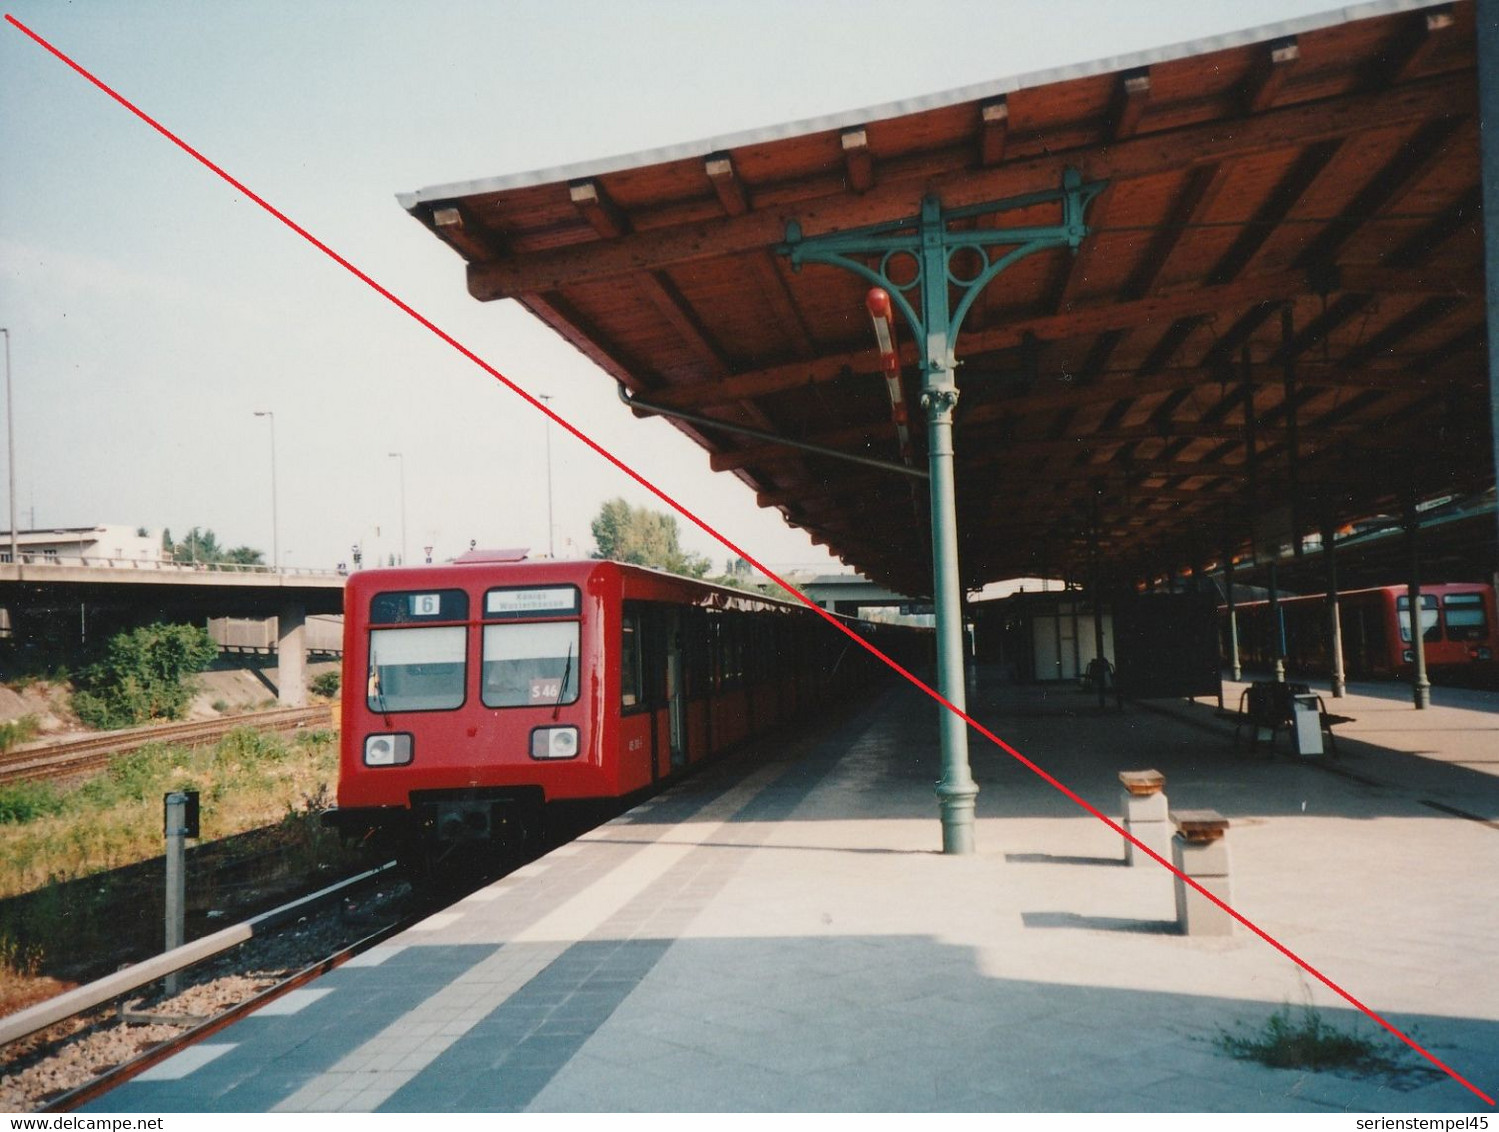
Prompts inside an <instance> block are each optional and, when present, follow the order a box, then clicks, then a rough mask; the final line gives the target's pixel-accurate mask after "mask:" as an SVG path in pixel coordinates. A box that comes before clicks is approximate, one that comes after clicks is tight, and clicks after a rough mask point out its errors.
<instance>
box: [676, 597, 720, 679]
mask: <svg viewBox="0 0 1499 1132" xmlns="http://www.w3.org/2000/svg"><path fill="white" fill-rule="evenodd" d="M682 652H683V657H684V659H685V660H686V671H685V672H684V673H683V676H684V677H685V684H686V693H687V698H688V699H696V698H697V697H699V696H705V695H707V694H708V693H709V692H711V691H712V690H713V672H712V669H711V668H710V667H709V665H708V659H709V648H708V621H707V618H706V617H705V616H704V614H703V612H702V611H701V610H698V609H689V610H687V611H685V612H684V613H683V615H682Z"/></svg>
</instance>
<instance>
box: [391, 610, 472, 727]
mask: <svg viewBox="0 0 1499 1132" xmlns="http://www.w3.org/2000/svg"><path fill="white" fill-rule="evenodd" d="M467 650H468V630H467V629H465V628H463V627H462V626H460V625H452V626H441V627H439V626H435V625H434V626H430V627H418V628H409V629H372V630H370V671H369V689H368V702H369V707H370V710H371V711H378V712H385V713H388V712H393V711H444V710H449V709H452V708H456V707H460V706H462V704H463V682H464V673H465V669H466V664H465V660H464V656H465V653H466V652H467Z"/></svg>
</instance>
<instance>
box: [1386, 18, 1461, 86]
mask: <svg viewBox="0 0 1499 1132" xmlns="http://www.w3.org/2000/svg"><path fill="white" fill-rule="evenodd" d="M1456 23H1457V17H1456V16H1455V15H1454V14H1453V11H1452V5H1451V4H1443V5H1441V6H1440V7H1435V8H1427V9H1425V10H1424V11H1420V12H1414V13H1412V14H1411V16H1410V17H1409V18H1408V21H1407V23H1406V26H1405V32H1404V34H1403V35H1402V36H1401V39H1400V43H1399V44H1398V45H1397V46H1396V47H1395V48H1394V49H1393V50H1392V51H1390V53H1389V54H1388V55H1387V56H1386V57H1385V59H1384V60H1383V66H1382V68H1381V70H1382V73H1381V74H1380V75H1379V76H1378V78H1377V79H1376V81H1378V82H1382V83H1398V82H1401V81H1403V80H1404V79H1406V78H1408V77H1409V76H1411V75H1413V74H1416V73H1418V72H1419V71H1421V70H1422V69H1424V67H1425V66H1426V63H1427V61H1428V60H1429V59H1430V58H1431V57H1432V56H1433V55H1434V54H1436V53H1437V52H1438V51H1440V50H1441V49H1442V47H1443V44H1444V43H1445V41H1446V40H1447V39H1448V38H1450V37H1448V36H1445V35H1444V34H1443V33H1444V32H1446V31H1448V30H1449V29H1450V28H1452V27H1453V25H1455V24H1456Z"/></svg>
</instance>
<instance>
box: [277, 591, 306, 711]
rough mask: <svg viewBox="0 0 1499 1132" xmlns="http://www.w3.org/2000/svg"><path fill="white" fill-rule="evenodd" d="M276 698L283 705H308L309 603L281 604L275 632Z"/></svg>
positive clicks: (292, 602) (291, 602) (293, 602)
mask: <svg viewBox="0 0 1499 1132" xmlns="http://www.w3.org/2000/svg"><path fill="white" fill-rule="evenodd" d="M276 667H277V670H278V678H277V680H276V698H277V699H279V700H280V701H281V706H282V707H306V706H307V606H306V605H305V604H303V603H302V602H300V601H288V602H287V603H286V604H284V605H283V606H282V607H281V616H280V617H279V618H278V619H277V633H276Z"/></svg>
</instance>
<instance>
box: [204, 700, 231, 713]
mask: <svg viewBox="0 0 1499 1132" xmlns="http://www.w3.org/2000/svg"><path fill="white" fill-rule="evenodd" d="M209 706H210V707H211V708H213V710H214V711H216V712H218V713H219V714H220V715H223V714H224V713H225V712H226V711H228V710H229V701H228V700H214V701H213V703H212V704H210V705H209Z"/></svg>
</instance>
